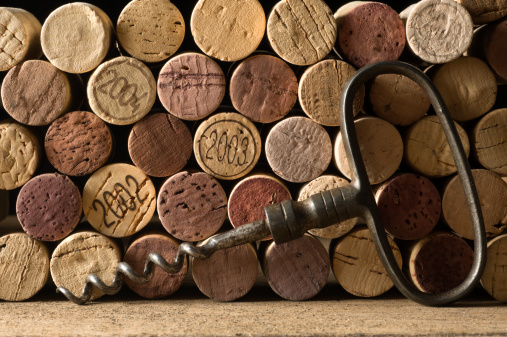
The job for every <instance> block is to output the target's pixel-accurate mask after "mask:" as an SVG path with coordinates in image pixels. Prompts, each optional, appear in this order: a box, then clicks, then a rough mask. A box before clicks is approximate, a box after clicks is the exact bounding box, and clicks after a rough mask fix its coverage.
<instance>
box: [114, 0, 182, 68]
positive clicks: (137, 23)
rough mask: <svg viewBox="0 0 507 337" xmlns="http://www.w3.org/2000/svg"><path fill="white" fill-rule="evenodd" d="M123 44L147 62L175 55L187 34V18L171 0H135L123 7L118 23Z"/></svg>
mask: <svg viewBox="0 0 507 337" xmlns="http://www.w3.org/2000/svg"><path fill="white" fill-rule="evenodd" d="M116 35H117V37H118V42H119V43H120V46H121V47H122V48H123V49H124V50H125V51H126V52H127V53H128V54H129V55H131V56H132V57H135V58H136V59H138V60H141V61H143V62H147V63H154V62H160V61H163V60H165V59H167V58H168V57H170V56H171V55H173V54H174V53H175V52H176V51H177V50H178V48H179V47H180V45H181V43H182V42H183V38H184V37H185V21H184V19H183V16H182V15H181V13H180V11H179V10H178V8H177V7H176V6H175V5H173V4H172V3H171V2H170V1H167V0H148V1H141V0H133V1H131V2H129V3H128V4H127V6H125V8H123V10H122V11H121V13H120V16H119V17H118V22H117V24H116Z"/></svg>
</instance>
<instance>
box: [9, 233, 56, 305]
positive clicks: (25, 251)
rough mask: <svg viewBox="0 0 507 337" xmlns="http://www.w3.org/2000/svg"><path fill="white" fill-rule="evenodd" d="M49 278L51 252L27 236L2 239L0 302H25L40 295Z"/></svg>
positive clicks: (23, 234) (21, 234) (16, 234)
mask: <svg viewBox="0 0 507 337" xmlns="http://www.w3.org/2000/svg"><path fill="white" fill-rule="evenodd" d="M48 277H49V252H48V250H47V248H46V247H45V246H44V244H43V243H42V242H39V241H37V240H34V239H32V238H31V237H29V236H28V235H26V234H25V233H13V234H9V235H5V236H2V237H0V283H1V284H2V287H0V299H2V300H4V301H23V300H26V299H29V298H30V297H32V296H34V295H35V294H37V293H38V292H39V291H40V290H41V289H42V287H44V285H45V284H46V282H47V280H48Z"/></svg>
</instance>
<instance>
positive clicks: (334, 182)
mask: <svg viewBox="0 0 507 337" xmlns="http://www.w3.org/2000/svg"><path fill="white" fill-rule="evenodd" d="M348 184H349V181H348V180H347V179H344V178H341V177H338V176H334V175H324V176H320V177H317V178H315V179H313V180H312V181H310V182H309V183H307V184H305V185H304V186H303V187H302V188H301V190H300V191H299V197H298V201H303V200H306V199H308V198H309V197H310V196H312V195H314V194H317V193H322V192H324V191H328V190H331V189H334V188H340V187H343V186H346V185H348ZM357 221H358V218H352V219H349V220H345V221H343V222H340V223H337V224H334V225H331V226H329V227H326V228H314V229H310V230H309V231H308V232H309V233H310V234H312V235H315V236H318V237H321V238H326V239H335V238H339V237H340V236H343V235H345V234H347V233H348V232H350V231H351V230H352V228H354V226H355V225H356V224H357Z"/></svg>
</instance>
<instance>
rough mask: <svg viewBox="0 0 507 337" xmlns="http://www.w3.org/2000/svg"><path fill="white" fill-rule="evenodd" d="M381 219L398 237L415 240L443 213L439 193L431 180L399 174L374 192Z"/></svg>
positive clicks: (426, 233)
mask: <svg viewBox="0 0 507 337" xmlns="http://www.w3.org/2000/svg"><path fill="white" fill-rule="evenodd" d="M375 200H376V201H377V205H378V211H379V214H380V220H381V222H382V224H383V225H384V228H385V229H386V231H387V232H388V233H389V234H391V235H392V236H394V237H395V238H398V239H403V240H418V239H421V238H423V237H424V236H426V235H428V234H429V233H430V232H431V231H432V230H433V228H435V226H436V224H437V222H438V220H439V219H440V214H441V212H442V201H441V198H440V193H439V192H438V190H437V188H436V187H435V185H433V183H432V182H431V180H429V179H428V178H426V177H423V176H419V175H416V174H413V173H403V174H400V175H398V176H396V177H394V178H392V179H390V180H389V181H387V182H385V183H384V184H382V185H381V186H379V187H378V188H377V190H376V191H375Z"/></svg>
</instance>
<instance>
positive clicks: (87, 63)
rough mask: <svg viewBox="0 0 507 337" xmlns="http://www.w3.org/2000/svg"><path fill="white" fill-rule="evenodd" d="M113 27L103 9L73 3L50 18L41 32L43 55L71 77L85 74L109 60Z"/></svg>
mask: <svg viewBox="0 0 507 337" xmlns="http://www.w3.org/2000/svg"><path fill="white" fill-rule="evenodd" d="M114 35H115V34H114V27H113V23H112V22H111V20H110V19H109V17H108V16H107V14H106V13H104V11H102V10H101V9H100V8H98V7H96V6H94V5H91V4H88V3H84V2H73V3H69V4H66V5H63V6H61V7H58V8H57V9H55V10H54V11H53V12H51V14H49V16H48V18H47V19H46V21H44V25H43V26H42V31H41V44H42V50H43V51H44V55H46V57H47V58H48V60H49V62H51V63H52V64H53V65H54V66H55V67H57V68H58V69H60V70H63V71H66V72H68V73H85V72H88V71H90V70H93V69H94V68H96V67H97V66H98V65H99V64H100V63H101V62H102V60H103V59H104V58H105V57H106V55H107V53H108V52H109V49H110V47H111V44H112V41H113V38H114Z"/></svg>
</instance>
